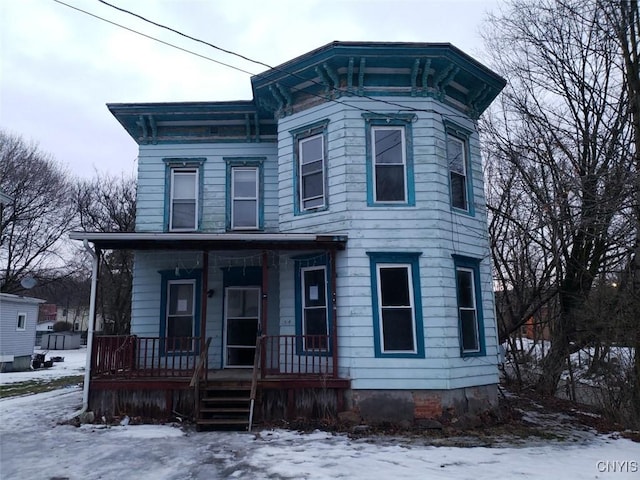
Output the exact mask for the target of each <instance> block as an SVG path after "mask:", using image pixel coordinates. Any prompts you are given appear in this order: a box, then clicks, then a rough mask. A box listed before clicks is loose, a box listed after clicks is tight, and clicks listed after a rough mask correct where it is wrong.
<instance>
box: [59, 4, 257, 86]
mask: <svg viewBox="0 0 640 480" xmlns="http://www.w3.org/2000/svg"><path fill="white" fill-rule="evenodd" d="M53 1H54V2H56V3H59V4H60V5H64V6H65V7H69V8H71V9H73V10H77V11H78V12H82V13H85V14H87V15H89V16H91V17H93V18H97V19H98V20H102V21H103V22H107V23H110V24H111V25H115V26H116V27H120V28H122V29H124V30H127V31H129V32H131V33H135V34H136V35H140V36H141V37H145V38H148V39H150V40H154V41H156V42H160V43H162V44H164V45H167V46H169V47H172V48H175V49H177V50H181V51H183V52H185V53H190V54H191V55H195V56H196V57H200V58H203V59H205V60H209V61H211V62H214V63H217V64H218V65H222V66H223V67H229V68H232V69H234V70H237V71H239V72H242V73H246V74H248V75H255V74H254V73H252V72H249V71H247V70H243V69H242V68H239V67H236V66H234V65H230V64H228V63H224V62H221V61H219V60H215V59H213V58H211V57H207V56H206V55H202V54H200V53H197V52H194V51H192V50H188V49H186V48H182V47H179V46H177V45H174V44H173V43H169V42H165V41H164V40H160V39H159V38H156V37H152V36H151V35H147V34H146V33H141V32H138V31H137V30H134V29H132V28H129V27H125V26H124V25H121V24H119V23H116V22H112V21H111V20H107V19H106V18H104V17H100V16H99V15H95V14H93V13H91V12H87V11H86V10H83V9H81V8H78V7H74V6H73V5H69V4H68V3H64V2H62V1H61V0H53Z"/></svg>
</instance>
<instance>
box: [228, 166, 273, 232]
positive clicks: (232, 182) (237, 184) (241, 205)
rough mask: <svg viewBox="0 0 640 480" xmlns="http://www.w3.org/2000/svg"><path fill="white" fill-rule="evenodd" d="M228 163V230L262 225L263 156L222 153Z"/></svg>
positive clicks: (257, 227) (254, 228)
mask: <svg viewBox="0 0 640 480" xmlns="http://www.w3.org/2000/svg"><path fill="white" fill-rule="evenodd" d="M224 160H225V162H226V164H227V230H259V229H262V228H263V216H264V207H263V200H262V189H263V181H264V180H263V173H262V171H263V163H264V160H265V157H246V158H244V157H243V158H241V157H225V158H224Z"/></svg>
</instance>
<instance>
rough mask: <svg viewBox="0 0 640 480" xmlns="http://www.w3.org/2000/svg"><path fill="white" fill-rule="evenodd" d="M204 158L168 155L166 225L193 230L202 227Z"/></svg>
mask: <svg viewBox="0 0 640 480" xmlns="http://www.w3.org/2000/svg"><path fill="white" fill-rule="evenodd" d="M204 161H205V159H204V158H184V159H183V158H165V159H164V162H165V164H166V169H167V172H166V179H165V192H166V193H165V202H166V204H165V228H166V229H167V230H168V231H170V232H192V231H196V230H198V229H199V228H200V211H201V209H202V191H201V190H202V164H203V163H204Z"/></svg>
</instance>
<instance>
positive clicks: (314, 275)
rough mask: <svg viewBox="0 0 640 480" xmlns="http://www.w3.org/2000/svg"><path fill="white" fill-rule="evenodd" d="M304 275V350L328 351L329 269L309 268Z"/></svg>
mask: <svg viewBox="0 0 640 480" xmlns="http://www.w3.org/2000/svg"><path fill="white" fill-rule="evenodd" d="M301 275H302V279H301V280H302V292H303V294H302V335H303V350H305V351H314V350H322V351H325V350H327V347H328V335H329V317H328V316H327V313H328V312H327V286H326V285H327V281H326V278H327V268H326V267H325V266H320V267H307V268H302V269H301Z"/></svg>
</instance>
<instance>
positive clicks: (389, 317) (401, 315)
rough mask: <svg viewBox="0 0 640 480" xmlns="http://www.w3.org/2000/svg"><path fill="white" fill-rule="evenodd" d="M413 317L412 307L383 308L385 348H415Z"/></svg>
mask: <svg viewBox="0 0 640 480" xmlns="http://www.w3.org/2000/svg"><path fill="white" fill-rule="evenodd" d="M412 317H413V316H412V314H411V309H410V308H402V309H397V308H393V309H390V308H383V309H382V338H383V346H384V350H386V351H389V350H403V351H413V350H414V342H413V318H412Z"/></svg>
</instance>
